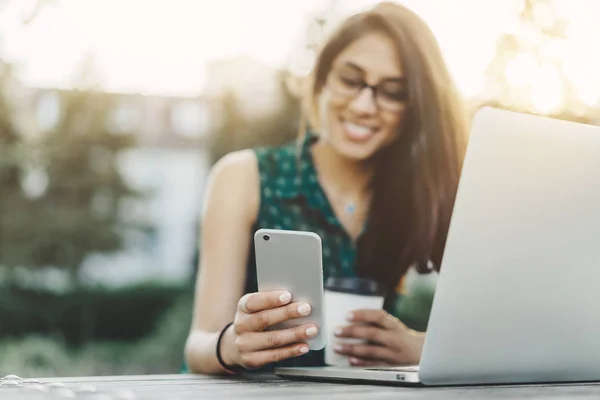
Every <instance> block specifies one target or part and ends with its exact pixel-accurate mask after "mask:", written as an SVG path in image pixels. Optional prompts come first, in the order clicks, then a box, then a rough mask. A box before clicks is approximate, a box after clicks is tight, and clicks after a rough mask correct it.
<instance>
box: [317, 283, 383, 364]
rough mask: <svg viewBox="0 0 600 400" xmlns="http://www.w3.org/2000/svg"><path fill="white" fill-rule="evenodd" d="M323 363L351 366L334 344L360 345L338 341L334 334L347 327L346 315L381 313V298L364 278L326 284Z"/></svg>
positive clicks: (343, 340) (371, 284)
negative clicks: (360, 311) (375, 311)
mask: <svg viewBox="0 0 600 400" xmlns="http://www.w3.org/2000/svg"><path fill="white" fill-rule="evenodd" d="M324 289H325V297H324V301H325V330H326V335H327V345H326V346H325V363H326V364H327V365H332V366H342V367H343V366H349V365H351V364H350V362H349V360H348V358H347V357H346V356H343V355H341V354H337V353H336V352H335V350H334V347H335V345H336V344H337V343H342V342H344V343H360V342H361V340H359V339H346V338H338V337H336V336H335V330H336V329H337V328H339V327H342V326H346V325H348V324H349V322H348V319H347V316H348V313H350V312H351V311H354V310H358V309H381V308H382V307H383V302H384V297H383V296H382V295H381V293H380V291H379V288H378V286H377V284H376V282H374V281H372V280H369V279H364V278H339V277H331V278H329V279H328V280H327V282H326V283H325V288H324Z"/></svg>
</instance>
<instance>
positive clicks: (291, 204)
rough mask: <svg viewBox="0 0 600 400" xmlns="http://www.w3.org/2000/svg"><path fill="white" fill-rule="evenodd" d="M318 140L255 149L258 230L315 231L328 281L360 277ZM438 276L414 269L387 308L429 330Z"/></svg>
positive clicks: (250, 275) (315, 360)
mask: <svg viewBox="0 0 600 400" xmlns="http://www.w3.org/2000/svg"><path fill="white" fill-rule="evenodd" d="M316 140H317V138H316V137H315V136H314V135H311V134H310V133H309V134H307V135H306V136H305V139H304V140H303V141H302V142H301V143H300V145H298V143H297V142H292V143H289V144H288V145H285V146H282V147H269V148H256V149H254V151H255V154H256V157H257V160H258V168H259V175H260V209H259V213H258V217H257V221H256V223H255V225H254V227H253V231H252V234H254V232H255V231H256V230H257V229H261V228H267V229H285V230H301V231H311V232H315V233H316V234H318V235H319V236H320V237H321V240H322V246H323V277H324V279H327V278H328V277H329V276H332V275H334V276H344V277H352V276H356V274H355V262H356V249H355V247H354V243H353V242H352V239H351V237H350V236H349V235H348V234H347V232H346V231H345V229H344V228H343V227H342V225H341V223H340V222H339V221H338V219H337V217H336V215H335V213H334V211H333V208H332V206H331V204H330V203H329V201H328V199H327V196H326V195H325V192H324V191H323V188H322V187H321V185H320V183H319V181H318V178H317V171H316V169H315V165H314V163H313V159H312V153H311V151H310V146H311V145H312V144H313V143H314V142H315V141H316ZM252 236H253V235H252ZM250 249H251V252H250V255H249V258H248V268H247V278H246V293H248V292H255V291H257V282H256V264H255V258H254V257H255V255H254V251H253V249H254V244H253V243H252V244H251V246H250ZM436 280H437V273H435V272H434V273H431V274H428V275H421V274H418V273H417V272H416V271H415V270H414V269H412V268H411V269H409V271H408V272H407V274H405V276H404V277H403V278H402V279H401V280H400V282H398V285H397V290H396V296H395V298H393V299H387V301H386V310H387V311H388V312H390V313H391V314H393V315H395V316H396V317H398V318H399V319H400V320H401V321H403V322H404V323H405V324H406V325H407V326H409V327H410V328H412V329H415V330H418V331H425V330H426V328H427V321H428V319H429V312H430V308H431V303H432V300H433V293H434V291H435V284H436ZM317 353H318V352H317ZM322 360H323V359H322V354H315V353H313V352H310V353H309V354H307V355H305V356H301V357H299V358H297V359H294V360H291V361H290V360H288V361H287V362H285V361H284V362H283V363H284V364H286V365H290V364H293V365H309V364H310V365H321V364H322V363H323V361H322Z"/></svg>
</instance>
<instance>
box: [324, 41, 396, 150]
mask: <svg viewBox="0 0 600 400" xmlns="http://www.w3.org/2000/svg"><path fill="white" fill-rule="evenodd" d="M367 85H370V86H371V88H370V87H368V86H367ZM372 87H375V90H373V89H372ZM406 93H407V86H406V82H405V79H404V71H403V66H402V60H401V59H400V55H399V54H398V52H397V51H396V49H395V47H394V43H393V42H392V41H391V39H389V38H388V37H387V36H385V35H383V34H379V33H372V34H368V35H365V36H363V37H362V38H361V39H358V40H356V41H355V42H353V43H351V44H350V45H349V46H348V47H346V48H345V49H344V50H343V51H342V52H341V53H340V54H339V55H338V56H337V58H336V59H335V60H334V62H333V65H332V68H331V70H330V72H329V75H328V77H327V81H326V83H325V85H324V87H323V90H322V91H321V94H320V96H319V99H318V101H319V113H320V115H321V123H322V128H323V129H322V136H323V138H324V139H325V140H327V142H328V143H329V144H330V145H331V146H332V147H333V148H334V149H335V150H336V151H337V152H338V153H340V154H341V155H342V156H344V157H347V158H351V159H353V160H356V161H364V160H367V159H369V158H371V157H372V156H374V155H375V154H376V153H377V152H378V151H379V150H381V149H383V148H384V147H386V146H387V145H389V144H390V143H392V142H393V141H394V140H396V139H397V137H398V136H399V135H400V132H399V131H400V130H399V127H400V123H401V121H402V118H403V116H404V111H405V108H406V101H405V99H406Z"/></svg>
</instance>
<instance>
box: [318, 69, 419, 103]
mask: <svg viewBox="0 0 600 400" xmlns="http://www.w3.org/2000/svg"><path fill="white" fill-rule="evenodd" d="M361 75H362V74H361V73H360V72H359V71H356V70H354V69H352V68H347V69H346V70H344V69H334V70H332V71H331V72H330V74H329V77H328V78H327V83H328V86H329V87H330V88H331V90H332V91H333V92H335V93H336V94H338V95H339V96H343V97H347V98H352V97H355V96H357V95H359V94H360V93H361V92H362V91H363V89H365V88H369V89H371V91H372V92H373V98H374V101H375V104H377V106H378V107H379V108H380V109H382V110H387V111H390V112H399V111H402V109H403V108H404V106H405V103H406V100H407V99H408V93H407V91H406V88H405V85H404V84H403V83H402V80H399V79H392V80H387V81H382V82H380V83H379V84H377V85H369V84H368V83H366V82H365V81H364V80H363V79H362V77H361Z"/></svg>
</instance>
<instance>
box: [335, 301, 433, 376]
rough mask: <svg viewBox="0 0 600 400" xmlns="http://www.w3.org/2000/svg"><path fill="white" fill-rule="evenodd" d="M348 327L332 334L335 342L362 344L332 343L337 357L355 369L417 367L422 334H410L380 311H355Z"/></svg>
mask: <svg viewBox="0 0 600 400" xmlns="http://www.w3.org/2000/svg"><path fill="white" fill-rule="evenodd" d="M348 320H349V322H350V323H351V324H350V325H348V326H346V327H341V328H339V329H338V330H337V331H336V333H335V334H336V336H337V337H339V338H348V339H350V338H351V339H362V340H364V341H366V343H358V344H349V343H343V342H341V343H336V346H335V347H334V349H335V351H336V352H337V353H338V354H342V355H345V356H348V357H349V361H350V364H352V365H355V366H374V365H393V366H398V365H417V364H419V361H420V359H421V352H422V350H423V344H424V341H425V334H424V333H420V332H416V331H413V330H411V329H409V328H408V327H407V326H406V325H404V324H403V323H402V322H400V320H398V319H397V318H396V317H394V316H392V315H390V314H389V313H387V312H386V311H384V310H356V311H354V312H352V313H351V314H350V315H349V316H348Z"/></svg>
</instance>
